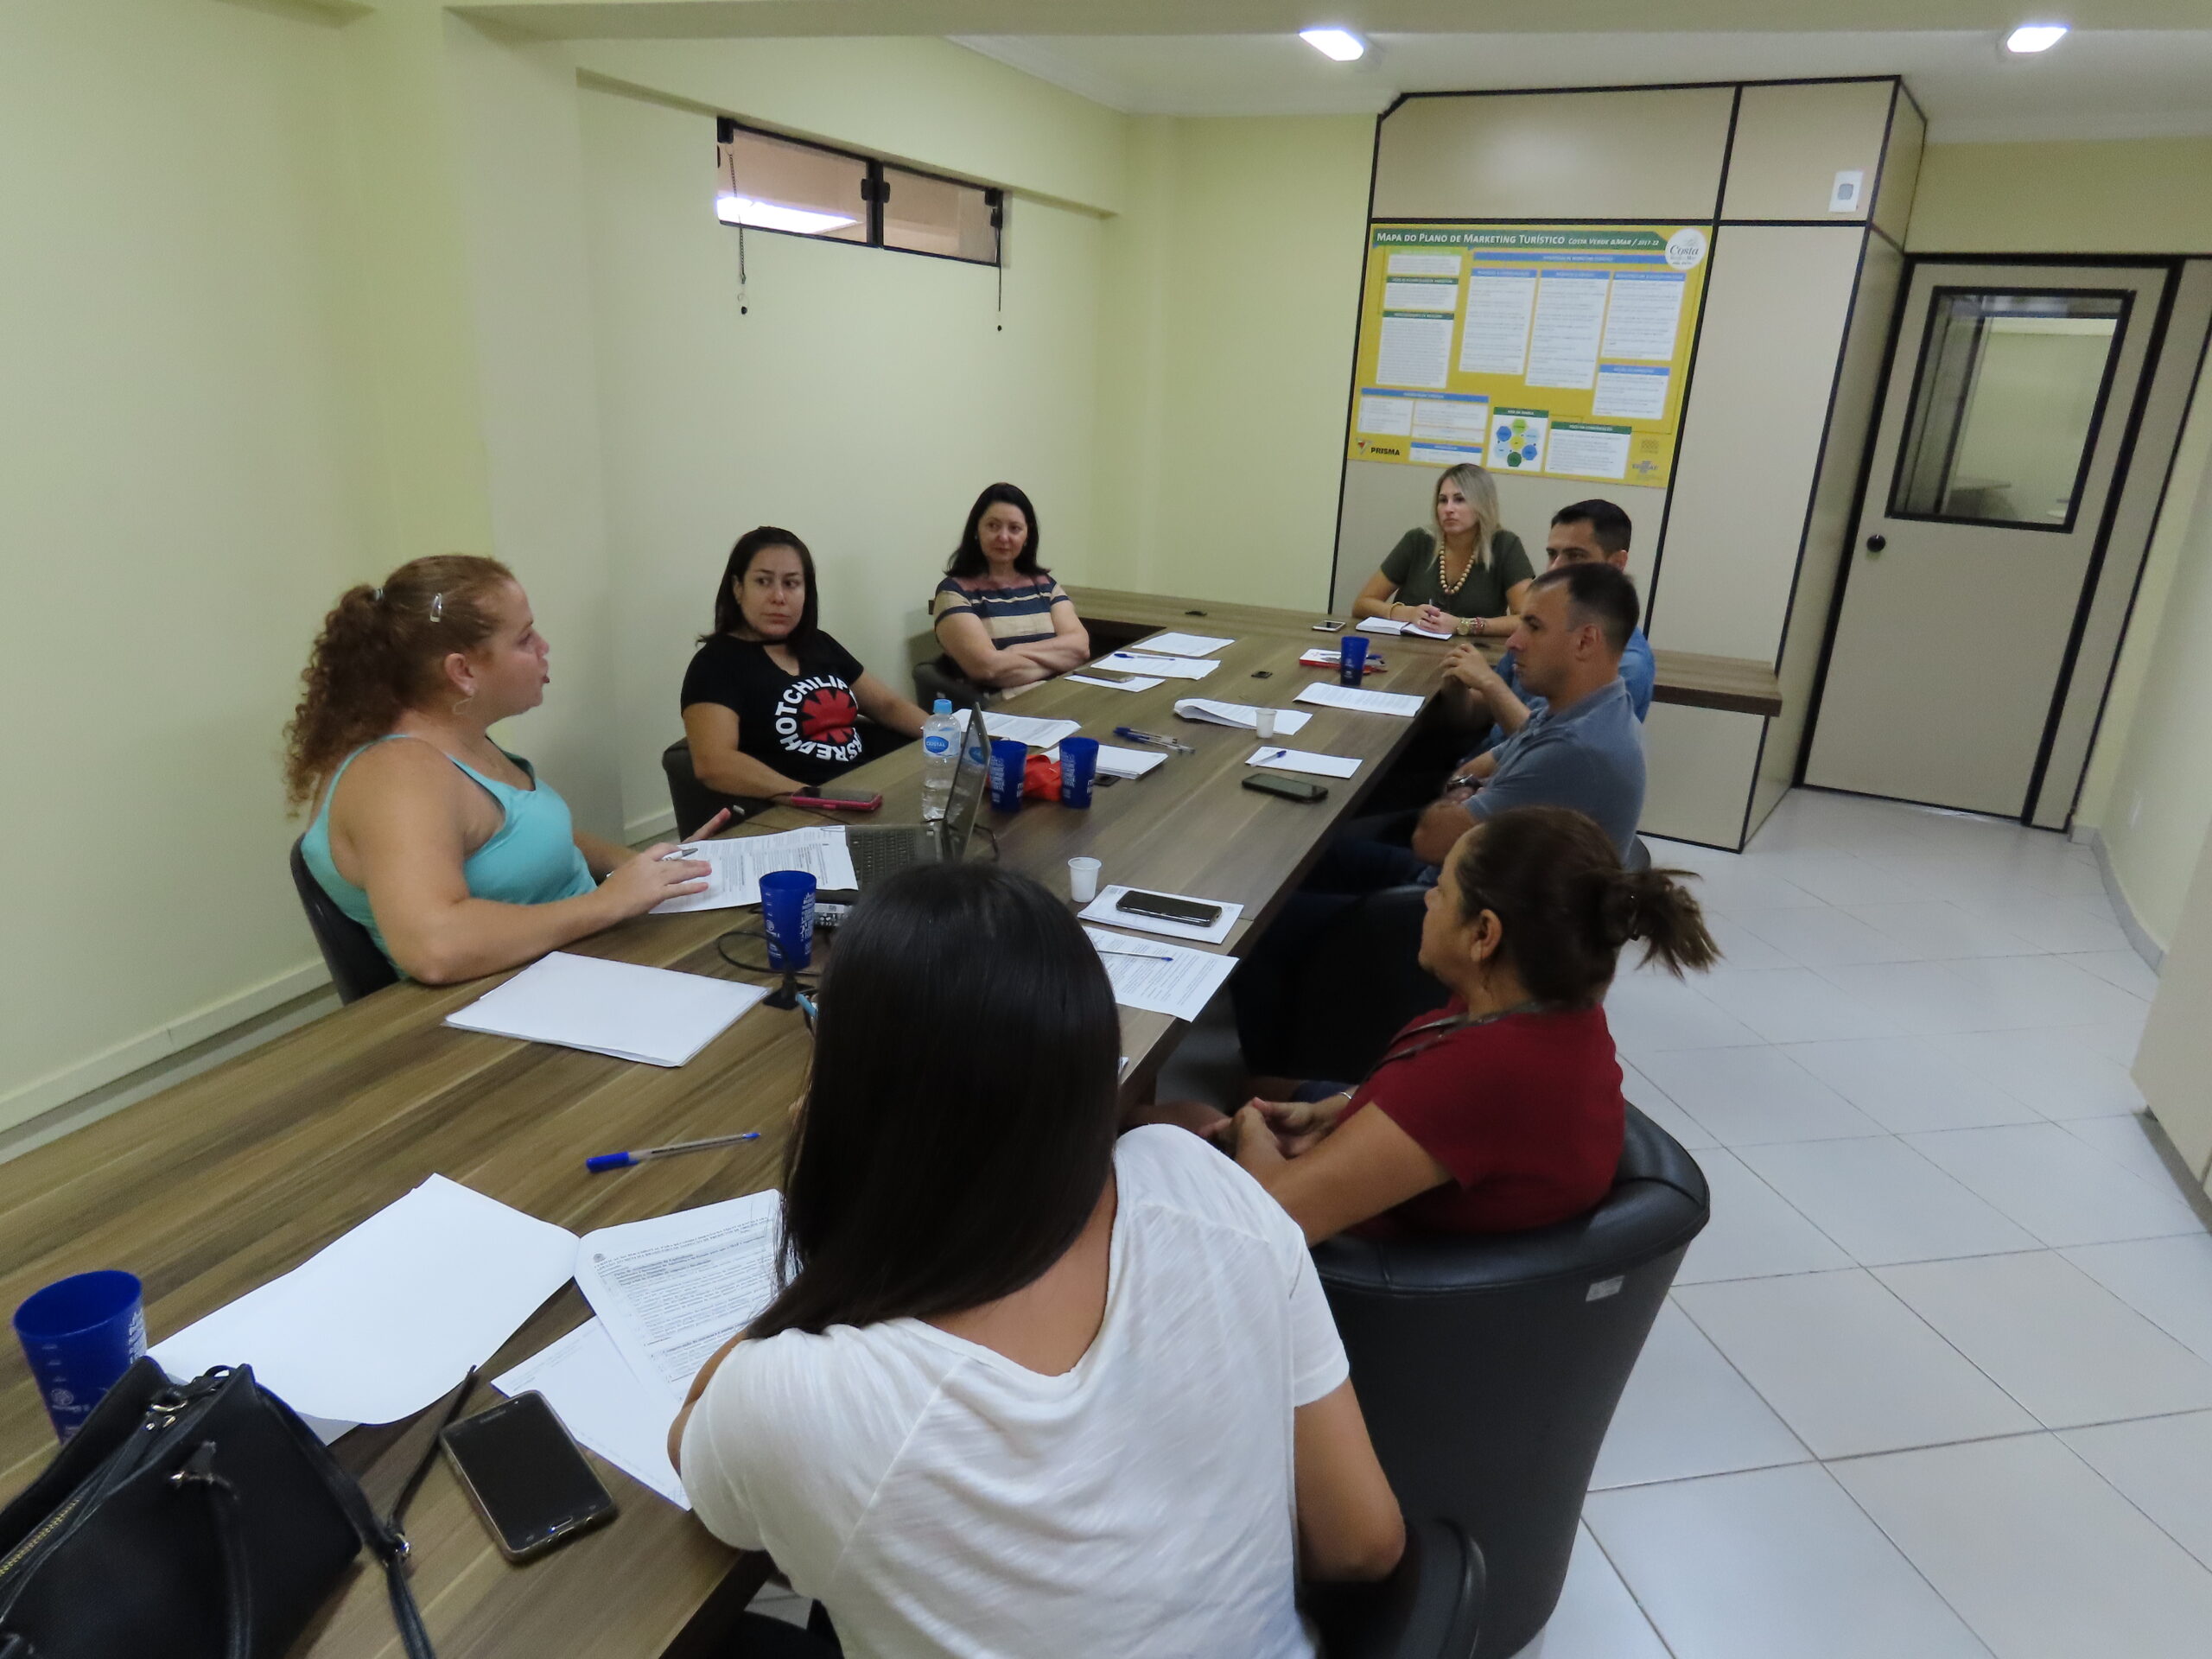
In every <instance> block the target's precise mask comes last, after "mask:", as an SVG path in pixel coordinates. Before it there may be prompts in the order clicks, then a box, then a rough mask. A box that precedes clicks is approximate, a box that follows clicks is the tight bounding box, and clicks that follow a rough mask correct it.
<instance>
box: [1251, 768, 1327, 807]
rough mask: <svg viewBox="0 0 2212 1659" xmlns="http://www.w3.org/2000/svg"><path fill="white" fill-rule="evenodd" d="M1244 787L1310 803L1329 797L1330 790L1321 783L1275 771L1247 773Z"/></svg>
mask: <svg viewBox="0 0 2212 1659" xmlns="http://www.w3.org/2000/svg"><path fill="white" fill-rule="evenodd" d="M1244 787H1245V788H1247V789H1256V790H1258V791H1260V793H1261V794H1262V795H1280V796H1281V797H1282V798H1283V799H1285V800H1287V801H1304V802H1306V804H1308V805H1311V804H1313V802H1315V801H1325V800H1327V799H1328V798H1329V791H1327V790H1325V789H1324V788H1322V787H1321V785H1319V784H1309V783H1307V782H1306V779H1303V778H1286V777H1284V776H1283V775H1282V774H1281V773H1280V772H1251V773H1249V774H1247V775H1246V777H1245V779H1244Z"/></svg>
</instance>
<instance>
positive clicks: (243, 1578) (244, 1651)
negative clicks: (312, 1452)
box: [169, 1440, 253, 1659]
mask: <svg viewBox="0 0 2212 1659" xmlns="http://www.w3.org/2000/svg"><path fill="white" fill-rule="evenodd" d="M169 1484H171V1485H173V1486H180V1487H181V1486H196V1487H198V1488H199V1489H200V1491H203V1492H205V1493H207V1509H208V1513H209V1514H210V1515H211V1516H213V1520H214V1523H215V1551H216V1554H219V1555H220V1556H221V1557H222V1558H223V1580H224V1585H225V1587H226V1589H227V1590H228V1592H229V1600H230V1606H231V1621H230V1625H231V1627H230V1636H229V1639H228V1640H227V1641H226V1642H225V1643H224V1644H223V1649H224V1653H225V1655H226V1659H253V1575H252V1573H251V1571H250V1570H249V1569H248V1568H247V1566H246V1559H245V1539H243V1538H242V1537H240V1536H239V1535H238V1488H237V1487H235V1486H233V1485H232V1484H231V1483H230V1482H229V1481H227V1480H226V1479H224V1478H222V1476H220V1475H219V1474H217V1473H216V1472H215V1442H214V1441H213V1440H202V1441H200V1444H199V1445H197V1446H194V1447H193V1448H192V1455H191V1456H189V1457H188V1458H187V1459H185V1460H184V1462H183V1464H182V1465H180V1466H179V1467H178V1469H177V1471H176V1472H175V1473H174V1474H172V1475H171V1476H170V1477H169Z"/></svg>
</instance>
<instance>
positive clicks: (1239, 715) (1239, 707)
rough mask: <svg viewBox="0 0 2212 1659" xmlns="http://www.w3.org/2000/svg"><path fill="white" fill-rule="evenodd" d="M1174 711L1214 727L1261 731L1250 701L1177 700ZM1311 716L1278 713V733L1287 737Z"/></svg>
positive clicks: (1289, 710) (1292, 712) (1258, 714)
mask: <svg viewBox="0 0 2212 1659" xmlns="http://www.w3.org/2000/svg"><path fill="white" fill-rule="evenodd" d="M1175 712H1176V713H1177V714H1179V715H1182V716H1183V718H1184V719H1185V720H1202V721H1206V722H1207V723H1208V724H1209V725H1213V726H1238V727H1242V728H1243V729H1244V730H1246V731H1248V732H1251V731H1257V730H1258V729H1259V718H1260V711H1259V710H1258V709H1255V708H1254V707H1252V705H1251V704H1249V703H1248V702H1215V701H1214V700H1213V699H1212V698H1211V697H1178V698H1177V699H1176V700H1175ZM1311 719H1313V715H1302V714H1300V713H1299V712H1298V710H1297V709H1276V710H1275V730H1276V731H1278V732H1280V733H1281V734H1282V735H1283V736H1285V737H1287V736H1289V735H1290V734H1292V733H1293V732H1294V731H1296V730H1297V729H1298V728H1300V727H1301V726H1303V725H1304V724H1305V723H1306V721H1309V720H1311Z"/></svg>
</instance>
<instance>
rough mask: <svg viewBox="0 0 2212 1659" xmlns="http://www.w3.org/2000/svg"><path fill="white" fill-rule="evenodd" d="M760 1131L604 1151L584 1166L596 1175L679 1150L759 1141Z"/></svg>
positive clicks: (704, 1150) (649, 1161)
mask: <svg viewBox="0 0 2212 1659" xmlns="http://www.w3.org/2000/svg"><path fill="white" fill-rule="evenodd" d="M759 1139H760V1130H758V1129H747V1130H746V1131H745V1133H744V1134H742V1135H709V1136H708V1138H707V1139H705V1140H704V1141H677V1142H676V1143H675V1144H674V1145H673V1146H667V1147H645V1149H644V1150H643V1151H640V1152H602V1153H601V1154H599V1156H598V1157H596V1158H587V1159H585V1160H584V1167H585V1168H586V1169H588V1170H589V1171H590V1172H591V1173H593V1174H594V1175H596V1174H598V1173H599V1172H600V1171H601V1170H602V1169H627V1168H628V1167H629V1166H631V1165H632V1164H649V1163H651V1162H652V1160H654V1159H656V1158H673V1157H674V1156H675V1155H676V1154H677V1153H679V1152H711V1151H713V1150H714V1149H715V1147H734V1146H735V1145H737V1144H738V1143H739V1142H740V1141H758V1140H759Z"/></svg>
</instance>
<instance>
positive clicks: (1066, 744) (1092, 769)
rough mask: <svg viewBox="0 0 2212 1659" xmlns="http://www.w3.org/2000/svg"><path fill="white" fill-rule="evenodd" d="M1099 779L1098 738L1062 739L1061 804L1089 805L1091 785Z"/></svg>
mask: <svg viewBox="0 0 2212 1659" xmlns="http://www.w3.org/2000/svg"><path fill="white" fill-rule="evenodd" d="M1097 779H1098V740H1097V739H1096V738H1095V737H1064V738H1062V739H1061V740H1060V804H1061V805H1062V806H1089V805H1090V786H1091V785H1092V784H1094V783H1096V781H1097Z"/></svg>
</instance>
